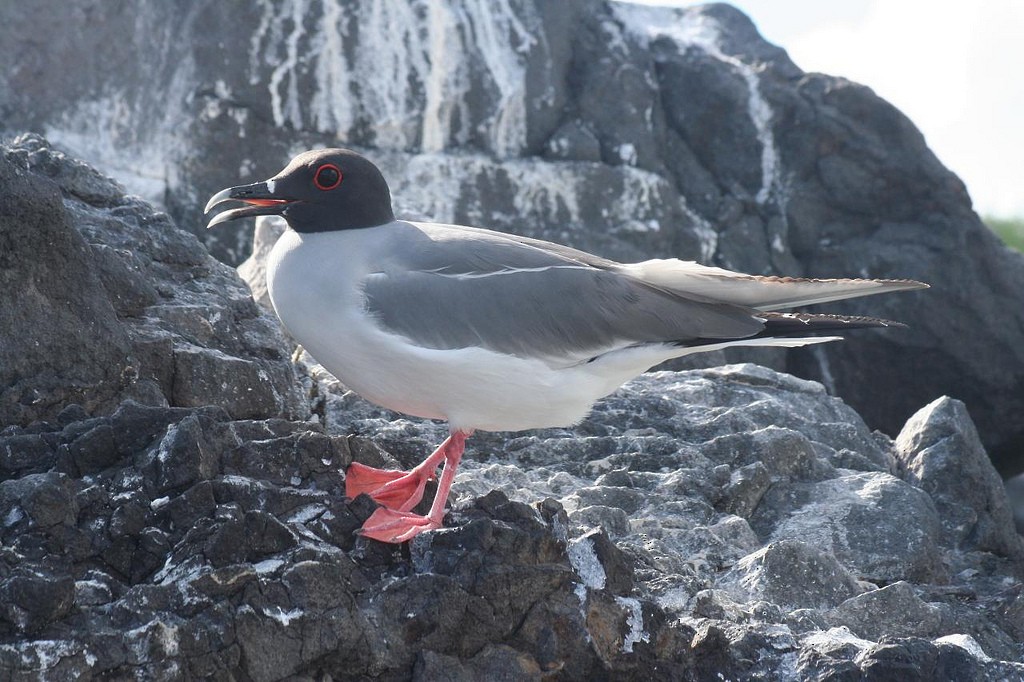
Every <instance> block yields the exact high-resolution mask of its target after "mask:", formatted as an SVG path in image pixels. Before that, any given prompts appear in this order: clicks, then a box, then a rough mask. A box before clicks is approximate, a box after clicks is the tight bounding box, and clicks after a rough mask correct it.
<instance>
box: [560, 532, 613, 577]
mask: <svg viewBox="0 0 1024 682" xmlns="http://www.w3.org/2000/svg"><path fill="white" fill-rule="evenodd" d="M568 553H569V563H570V564H572V567H573V568H574V569H575V570H576V574H577V575H578V576H579V577H580V580H582V581H583V584H584V585H585V586H586V587H588V588H590V589H592V590H603V589H604V586H605V583H606V582H607V581H608V576H607V574H605V572H604V566H602V565H601V560H600V559H598V558H597V552H595V551H594V541H593V540H591V539H590V538H585V537H584V538H578V539H576V540H574V541H573V542H571V543H570V544H569V550H568Z"/></svg>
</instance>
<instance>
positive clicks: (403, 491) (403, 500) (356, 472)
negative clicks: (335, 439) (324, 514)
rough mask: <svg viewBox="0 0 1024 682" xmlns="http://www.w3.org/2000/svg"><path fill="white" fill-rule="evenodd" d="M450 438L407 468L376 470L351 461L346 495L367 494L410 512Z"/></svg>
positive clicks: (353, 496)
mask: <svg viewBox="0 0 1024 682" xmlns="http://www.w3.org/2000/svg"><path fill="white" fill-rule="evenodd" d="M452 435H454V434H452ZM451 440H452V436H451V435H450V436H448V438H446V439H445V441H444V442H443V443H441V445H439V446H438V448H437V449H436V450H434V452H432V453H431V454H430V456H429V457H427V458H426V459H425V460H423V461H422V462H421V463H420V464H418V465H416V466H415V467H414V468H413V469H412V470H410V471H401V470H399V469H376V468H374V467H371V466H366V465H365V464H360V463H359V462H352V464H350V465H349V467H348V469H347V470H346V471H345V497H348V498H355V497H358V496H359V495H360V494H361V493H366V494H367V495H369V496H370V497H372V498H373V500H374V501H375V502H377V503H378V504H382V505H384V506H385V507H387V508H388V509H395V510H398V511H403V512H405V511H409V510H410V509H412V508H413V507H415V506H416V505H417V504H419V503H420V500H422V499H423V489H424V487H425V486H426V485H427V481H429V480H431V479H432V478H434V472H435V471H436V470H437V467H438V466H440V464H441V462H442V461H444V459H445V452H446V450H447V448H448V447H449V445H450V444H451Z"/></svg>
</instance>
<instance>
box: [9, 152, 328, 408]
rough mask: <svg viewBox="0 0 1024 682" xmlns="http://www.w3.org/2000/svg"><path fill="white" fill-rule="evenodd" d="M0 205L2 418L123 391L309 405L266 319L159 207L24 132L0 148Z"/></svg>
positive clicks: (119, 396)
mask: <svg viewBox="0 0 1024 682" xmlns="http://www.w3.org/2000/svg"><path fill="white" fill-rule="evenodd" d="M0 206H2V207H3V210H2V211H0V259H2V261H3V267H2V268H0V341H2V342H0V423H4V424H21V425H26V424H28V423H30V422H33V421H36V420H40V419H45V420H52V419H54V418H56V417H58V415H59V414H60V412H61V410H63V409H64V408H65V407H67V405H69V404H72V403H74V404H76V405H78V406H79V408H80V409H82V410H84V411H85V412H87V413H90V414H92V413H96V414H104V413H110V412H111V411H113V409H114V408H115V407H116V406H117V405H118V404H119V403H120V402H121V401H123V400H124V399H126V398H131V399H134V400H136V401H139V402H142V403H145V404H150V405H171V406H182V407H194V406H202V405H220V406H222V407H224V408H225V409H226V410H227V411H228V413H229V414H231V415H232V416H234V417H238V418H247V417H253V416H257V415H263V416H270V415H274V416H282V417H289V416H290V417H299V416H302V415H304V414H306V413H307V412H308V406H307V405H306V404H305V400H304V398H303V395H302V391H301V390H300V389H299V387H298V385H297V383H296V375H295V370H294V367H293V365H292V363H291V361H290V348H289V346H288V345H287V343H286V341H285V340H284V337H283V336H282V334H281V332H280V329H279V327H278V325H277V323H276V320H275V319H274V318H273V316H272V314H269V313H267V312H265V311H263V310H262V309H260V308H259V307H258V306H257V305H255V304H254V303H253V301H252V299H251V298H250V296H249V291H248V289H247V288H246V286H245V284H244V283H243V282H242V281H241V280H240V279H239V278H238V275H237V274H236V273H235V272H233V271H232V270H231V268H229V267H227V266H225V265H223V264H222V263H220V262H218V261H216V260H214V259H213V258H211V257H210V255H209V254H208V253H207V252H206V250H205V249H204V248H203V246H202V244H200V243H199V241H198V240H197V239H196V238H195V237H193V236H192V235H190V234H189V233H187V232H183V231H181V230H179V229H178V228H177V227H176V226H175V225H174V224H173V223H172V222H171V220H170V218H169V217H168V216H167V215H166V214H164V213H159V212H157V211H155V210H154V209H153V208H152V207H151V206H150V205H149V204H146V203H145V202H143V201H141V200H140V199H138V198H136V197H130V196H125V194H124V189H123V188H122V187H120V186H119V185H118V184H117V183H115V182H114V181H112V180H110V179H109V178H106V177H105V176H103V175H101V174H99V173H98V172H97V171H96V170H94V169H92V168H90V167H88V166H86V165H85V164H83V163H81V162H78V161H73V160H70V159H68V158H67V157H65V155H64V154H62V153H61V152H57V151H54V150H53V149H51V148H50V147H49V145H48V144H47V143H46V141H45V140H43V139H41V138H39V137H38V136H33V135H26V136H23V137H20V138H18V139H17V140H15V141H13V142H12V143H10V144H7V145H3V146H0Z"/></svg>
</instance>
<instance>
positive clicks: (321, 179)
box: [313, 163, 341, 192]
mask: <svg viewBox="0 0 1024 682" xmlns="http://www.w3.org/2000/svg"><path fill="white" fill-rule="evenodd" d="M313 184H314V185H316V188H317V189H322V190H324V191H325V192H326V191H327V190H329V189H334V188H335V187H337V186H338V185H340V184H341V169H339V168H338V167H337V166H335V165H334V164H333V163H325V164H324V165H322V166H320V167H319V168H317V169H316V173H315V174H314V175H313Z"/></svg>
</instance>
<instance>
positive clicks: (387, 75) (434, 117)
mask: <svg viewBox="0 0 1024 682" xmlns="http://www.w3.org/2000/svg"><path fill="white" fill-rule="evenodd" d="M40 35H45V36H46V38H47V39H46V40H45V41H40V40H39V39H38V36H40ZM0 56H2V57H3V62H4V64H5V65H7V68H5V69H4V70H3V72H2V73H0V111H2V112H3V117H2V118H3V124H2V125H4V126H5V127H6V128H7V130H9V131H15V132H18V131H22V130H34V131H37V132H41V133H44V134H46V135H47V136H48V137H49V138H50V139H51V140H53V141H55V142H57V143H59V144H60V145H62V146H63V147H64V148H66V149H71V150H74V151H75V152H76V153H77V155H79V156H82V157H83V158H87V159H90V160H92V161H94V162H96V163H100V164H102V167H103V168H105V169H106V170H107V171H108V172H111V173H114V174H115V175H116V176H117V177H119V178H121V179H122V181H123V182H125V183H126V184H127V185H128V186H129V187H130V189H131V190H132V191H134V192H137V193H140V194H142V195H144V196H146V197H149V198H152V199H154V200H158V201H161V202H164V204H165V205H166V207H167V209H168V210H169V211H170V213H171V215H172V216H174V218H175V219H176V220H177V221H178V222H179V224H181V225H182V226H184V227H186V229H189V230H191V231H193V232H194V233H196V234H201V235H202V238H203V239H204V241H205V242H206V243H207V244H208V245H209V246H210V248H211V249H212V252H213V253H214V254H215V255H216V256H217V257H219V258H222V259H226V260H227V261H229V262H232V263H238V262H240V261H241V260H242V259H243V258H245V257H246V256H247V255H248V253H249V248H248V245H249V243H250V239H251V235H250V233H247V232H243V231H237V230H229V229H221V230H218V231H216V232H215V233H214V234H206V233H205V231H204V230H203V222H204V221H203V220H202V218H201V216H200V209H201V207H202V205H203V203H204V201H205V200H206V198H207V197H209V196H210V195H211V194H212V193H213V192H214V191H216V190H218V189H220V188H222V187H224V186H226V185H229V184H237V183H238V182H240V181H244V182H251V181H252V180H253V179H254V178H263V177H269V175H270V174H272V173H275V172H277V171H278V170H279V169H280V168H281V167H282V166H283V165H284V163H285V162H286V161H287V160H288V158H290V156H291V155H292V154H293V153H294V152H295V151H296V150H299V149H304V148H309V147H311V146H314V145H332V144H338V143H341V144H345V145H349V146H356V147H361V148H364V150H365V151H366V152H367V153H369V154H370V155H371V156H373V157H374V159H375V160H377V161H379V162H380V164H381V165H382V167H383V168H384V171H385V174H386V175H387V177H388V178H389V180H390V181H391V184H392V186H393V189H394V195H395V197H396V202H397V205H398V209H399V214H400V215H402V216H405V217H414V218H415V217H426V218H430V219H433V220H439V221H457V222H464V223H469V224H476V225H486V226H491V227H494V228H497V229H507V230H513V231H516V232H519V233H523V234H529V235H532V236H539V237H545V238H551V239H555V240H558V241H563V242H568V243H571V244H573V245H575V246H578V247H582V248H584V249H590V250H594V251H597V252H599V253H601V254H603V255H606V256H610V257H613V258H620V259H642V258H649V257H667V256H678V257H681V258H685V259H698V260H701V261H703V262H706V263H711V264H715V265H721V266H724V267H729V268H734V269H740V270H745V271H749V272H755V273H775V274H785V275H794V276H796V275H808V276H859V275H868V276H875V277H914V278H919V279H923V280H927V281H929V282H930V283H931V284H932V286H933V289H932V290H931V291H929V292H926V293H915V294H910V295H903V296H892V297H883V298H878V299H870V300H868V301H865V302H850V303H848V304H843V305H842V306H840V308H839V309H840V311H841V312H850V313H853V314H872V315H879V316H886V317H891V318H893V319H898V320H902V321H904V322H907V323H908V324H910V327H911V328H910V329H909V330H905V331H901V332H900V333H891V332H889V333H886V332H883V333H870V332H869V333H864V334H861V335H859V340H858V342H857V343H848V344H831V345H829V346H827V347H816V348H814V349H813V350H805V351H801V352H796V353H790V354H783V353H780V352H769V351H761V352H759V353H757V354H752V352H751V351H745V352H744V354H742V355H737V354H731V355H729V356H728V357H729V358H730V361H737V360H740V359H742V360H749V359H756V360H757V361H758V362H760V363H763V364H768V365H769V366H772V367H774V368H775V369H780V370H782V369H785V370H788V371H790V372H793V373H796V374H798V375H800V376H803V377H805V378H811V379H815V380H818V381H821V382H822V383H824V384H825V385H826V386H828V387H829V390H830V391H831V392H833V393H834V394H837V395H840V396H842V397H843V398H844V399H845V400H846V401H847V402H848V403H850V404H851V405H853V406H854V407H855V408H856V409H857V410H858V411H859V412H860V413H861V414H862V415H863V416H864V417H865V419H866V420H867V422H868V423H869V424H871V425H872V426H873V427H875V428H880V429H881V430H883V431H885V432H886V433H889V434H891V435H894V434H896V433H897V432H898V431H899V429H900V428H901V427H902V425H903V423H904V422H905V421H906V419H907V418H908V417H909V416H910V415H911V414H912V413H913V412H914V411H916V410H917V409H918V408H919V407H920V406H921V405H923V404H926V403H928V402H930V401H932V400H934V399H935V398H937V397H939V396H942V395H950V396H953V397H955V398H958V399H960V400H961V401H963V402H964V403H965V404H966V405H967V406H968V408H969V410H970V412H971V415H972V417H973V419H974V421H975V422H976V423H977V424H978V427H979V432H980V435H981V439H982V442H983V443H984V444H985V446H986V447H987V448H988V451H989V453H990V455H992V456H993V458H994V459H995V461H996V462H997V465H998V466H999V467H1000V468H1001V470H1002V471H1003V472H1004V473H1014V472H1016V471H1017V470H1018V469H1019V468H1020V467H1021V466H1024V464H1022V462H1024V460H1022V459H1021V457H1020V453H1021V452H1022V449H1024V422H1022V421H1021V420H1020V419H1019V418H1017V417H1018V415H1019V414H1020V413H1021V411H1022V409H1024V388H1022V387H1024V344H1022V343H1020V339H1021V336H1022V332H1024V294H1022V292H1024V259H1022V258H1021V256H1020V255H1019V254H1014V253H1012V252H1011V251H1010V250H1008V249H1006V248H1004V247H1003V246H1002V245H1001V244H1000V243H999V241H998V239H997V238H996V237H994V236H993V235H992V234H991V233H989V232H988V230H986V229H985V227H984V226H983V225H982V223H981V221H980V220H979V218H978V216H977V215H975V214H974V213H973V211H972V210H971V204H970V199H969V198H968V196H967V194H966V192H965V190H964V186H963V184H962V183H961V182H960V181H959V180H958V179H957V178H956V176H955V175H953V174H952V173H950V172H949V171H948V170H946V169H945V168H943V167H942V165H941V164H940V163H939V162H938V160H937V159H936V158H935V157H934V155H933V154H932V153H931V152H930V151H929V150H928V148H927V146H926V145H925V142H924V139H923V138H922V136H921V134H920V133H919V132H918V131H917V130H916V129H915V128H914V126H913V125H912V123H911V122H910V121H909V120H907V118H906V117H904V116H903V115H902V114H901V113H900V112H898V111H897V110H895V109H894V108H893V107H892V106H890V105H889V104H888V103H886V102H884V101H882V100H881V99H879V98H878V97H876V96H875V95H874V93H872V91H871V90H869V89H868V88H866V87H863V86H860V85H857V84H854V83H850V82H848V81H845V80H843V79H839V78H833V77H829V76H826V75H822V74H809V73H804V72H803V71H801V70H800V69H799V68H798V67H797V66H796V65H794V64H793V62H792V61H791V60H790V59H789V58H788V56H787V55H786V53H785V51H784V50H782V49H780V48H778V47H776V46H774V45H770V44H768V43H767V42H765V41H764V40H763V39H762V38H761V37H760V36H759V35H758V34H757V31H756V30H755V28H754V26H753V24H751V22H750V21H749V20H748V19H747V18H746V17H744V16H743V15H742V14H740V13H739V12H737V11H736V10H734V9H733V8H731V7H729V6H727V5H719V4H715V5H707V6H702V7H695V8H689V9H686V10H678V11H677V10H671V9H665V8H646V7H634V6H630V5H627V4H624V3H606V2H603V1H601V0H565V1H560V2H537V1H536V0H501V1H500V2H494V3H477V4H473V3H470V4H466V3H461V2H449V1H447V0H442V1H439V2H435V1H433V0H416V1H415V2H408V3H405V2H403V3H386V6H384V5H380V3H377V2H375V0H352V1H350V2H343V3H342V2H306V1H305V0H271V1H268V2H263V3H257V4H252V5H250V6H246V7H245V8H238V7H235V6H233V5H229V4H223V3H200V4H195V3H189V2H184V1H183V0H178V1H172V2H161V3H148V2H138V1H135V2H129V3H126V4H125V5H124V6H123V7H121V6H118V8H117V9H116V10H115V9H113V8H111V7H101V6H97V5H96V4H95V3H93V2H89V1H88V0H71V1H70V2H69V1H68V0H45V1H44V2H34V3H13V2H12V3H4V4H3V6H2V8H0ZM112 65H114V66H112ZM154 83H159V84H160V87H158V88H154V87H153V84H154ZM701 360H702V361H706V360H707V358H701ZM711 360H712V361H713V362H721V361H722V357H721V356H720V355H719V356H717V357H715V358H712V359H711ZM116 366H117V364H116V362H112V363H111V364H110V368H111V369H110V371H114V368H115V367H116ZM690 366H693V365H690Z"/></svg>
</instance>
